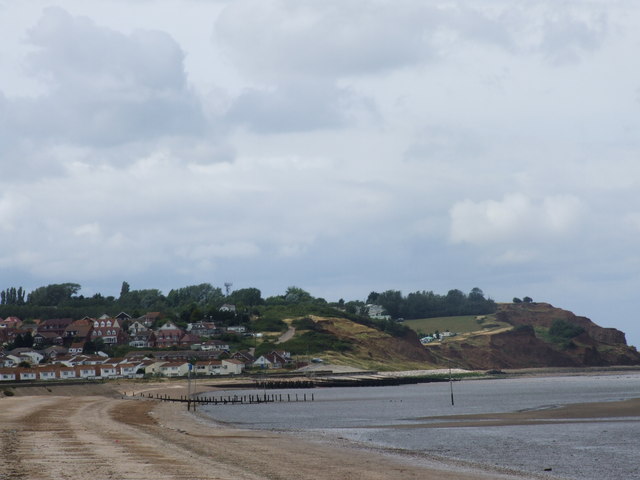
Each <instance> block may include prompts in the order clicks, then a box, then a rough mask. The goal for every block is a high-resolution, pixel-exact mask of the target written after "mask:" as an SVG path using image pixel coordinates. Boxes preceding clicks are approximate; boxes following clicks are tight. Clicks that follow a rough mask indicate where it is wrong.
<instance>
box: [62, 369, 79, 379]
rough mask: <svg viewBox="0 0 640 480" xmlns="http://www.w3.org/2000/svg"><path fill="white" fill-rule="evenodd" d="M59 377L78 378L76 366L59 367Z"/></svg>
mask: <svg viewBox="0 0 640 480" xmlns="http://www.w3.org/2000/svg"><path fill="white" fill-rule="evenodd" d="M58 372H59V378H60V379H62V380H65V379H69V378H76V376H77V372H76V368H75V367H59V368H58Z"/></svg>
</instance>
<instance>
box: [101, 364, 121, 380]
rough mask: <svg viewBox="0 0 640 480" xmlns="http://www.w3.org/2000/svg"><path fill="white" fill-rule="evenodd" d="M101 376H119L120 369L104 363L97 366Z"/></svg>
mask: <svg viewBox="0 0 640 480" xmlns="http://www.w3.org/2000/svg"><path fill="white" fill-rule="evenodd" d="M97 371H98V372H99V376H100V377H102V378H110V377H117V376H118V369H117V368H116V366H115V365H108V364H103V365H100V366H99V367H98V368H97Z"/></svg>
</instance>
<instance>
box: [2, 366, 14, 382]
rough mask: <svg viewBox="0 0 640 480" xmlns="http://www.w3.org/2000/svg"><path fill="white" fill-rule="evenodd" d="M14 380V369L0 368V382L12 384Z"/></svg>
mask: <svg viewBox="0 0 640 480" xmlns="http://www.w3.org/2000/svg"><path fill="white" fill-rule="evenodd" d="M15 380H16V369H15V368H7V367H0V382H14V381H15Z"/></svg>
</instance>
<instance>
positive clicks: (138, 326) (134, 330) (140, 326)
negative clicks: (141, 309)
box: [128, 320, 149, 335]
mask: <svg viewBox="0 0 640 480" xmlns="http://www.w3.org/2000/svg"><path fill="white" fill-rule="evenodd" d="M128 331H129V335H136V334H138V333H140V332H148V331H149V327H147V326H146V325H145V324H144V323H142V322H140V321H138V320H136V321H135V322H132V323H131V325H129V330H128Z"/></svg>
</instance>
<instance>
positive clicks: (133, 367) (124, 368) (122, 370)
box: [117, 363, 143, 378]
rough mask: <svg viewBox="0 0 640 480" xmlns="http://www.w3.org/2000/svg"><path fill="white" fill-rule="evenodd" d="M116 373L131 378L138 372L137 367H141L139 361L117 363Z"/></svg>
mask: <svg viewBox="0 0 640 480" xmlns="http://www.w3.org/2000/svg"><path fill="white" fill-rule="evenodd" d="M117 368H118V375H120V376H122V377H129V378H132V377H134V376H135V375H137V374H138V369H139V368H143V367H141V364H139V363H119V364H118V365H117Z"/></svg>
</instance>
